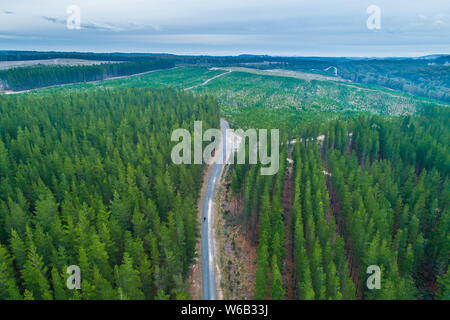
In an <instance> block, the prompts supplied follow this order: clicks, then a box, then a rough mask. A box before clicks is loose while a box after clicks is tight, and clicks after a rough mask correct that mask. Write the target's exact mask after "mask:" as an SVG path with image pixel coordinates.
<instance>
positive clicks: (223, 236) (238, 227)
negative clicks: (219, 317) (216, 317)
mask: <svg viewBox="0 0 450 320" xmlns="http://www.w3.org/2000/svg"><path fill="white" fill-rule="evenodd" d="M226 176H227V175H226V174H224V175H223V177H226ZM228 183H229V181H227V180H222V181H221V184H220V187H219V192H218V199H217V203H219V204H220V205H219V210H218V214H217V216H216V232H215V234H216V248H217V252H216V261H217V263H218V265H219V268H220V274H221V279H220V282H219V285H218V288H219V287H220V288H221V289H222V296H223V298H224V299H232V300H236V299H239V300H250V299H253V292H254V284H255V275H256V247H254V246H252V245H251V237H250V235H249V234H248V233H245V232H243V230H244V229H243V226H242V224H241V223H240V222H239V221H240V219H239V215H240V212H241V208H242V201H241V199H239V197H233V196H232V195H231V191H227V185H228Z"/></svg>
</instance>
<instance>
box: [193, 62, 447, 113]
mask: <svg viewBox="0 0 450 320" xmlns="http://www.w3.org/2000/svg"><path fill="white" fill-rule="evenodd" d="M231 70H239V69H231ZM257 73H259V71H257ZM266 73H267V71H264V72H263V74H254V73H253V71H252V73H250V72H248V71H247V70H246V71H245V72H241V71H233V72H231V73H229V74H226V75H224V76H222V77H220V78H217V79H215V80H214V81H211V82H209V83H207V84H206V85H204V86H199V87H197V88H195V89H194V92H197V93H199V94H206V93H208V94H213V95H214V96H216V97H217V98H218V99H219V102H220V103H221V104H222V105H226V106H231V107H271V108H275V109H279V108H289V109H296V110H304V111H329V112H336V111H339V112H342V111H363V112H371V113H378V114H392V115H398V114H405V113H414V112H415V111H416V110H417V109H418V108H420V107H422V106H424V105H429V104H432V103H435V102H433V101H431V100H429V99H423V98H417V97H414V96H411V95H407V94H404V93H401V92H397V91H391V90H379V89H378V88H371V87H369V86H360V85H357V84H350V83H347V82H339V81H320V80H316V79H301V78H299V77H297V76H296V77H292V76H291V75H290V74H289V76H286V75H283V76H279V75H275V74H273V73H272V74H270V75H268V74H266ZM436 104H440V103H438V102H436Z"/></svg>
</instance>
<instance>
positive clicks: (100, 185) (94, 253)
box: [0, 88, 219, 300]
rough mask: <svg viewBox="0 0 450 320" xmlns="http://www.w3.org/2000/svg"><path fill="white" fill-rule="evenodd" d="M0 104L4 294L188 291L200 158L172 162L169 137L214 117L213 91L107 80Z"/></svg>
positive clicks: (0, 285)
mask: <svg viewBox="0 0 450 320" xmlns="http://www.w3.org/2000/svg"><path fill="white" fill-rule="evenodd" d="M0 113H1V114H2V117H1V118H0V166H1V168H2V169H0V180H1V181H2V192H1V193H0V230H1V233H0V234H1V237H0V241H1V242H0V298H1V299H20V298H22V297H23V298H24V299H37V300H38V299H39V300H41V299H156V298H159V299H162V298H178V299H182V298H183V299H184V298H187V294H186V286H185V282H186V277H187V274H188V271H189V268H190V266H191V264H192V263H193V261H194V258H195V244H196V241H197V238H198V224H197V208H196V206H195V203H196V202H197V199H198V196H199V190H200V184H201V181H202V166H200V165H189V166H188V165H179V166H177V165H174V164H173V163H172V162H171V160H170V151H171V146H172V145H173V143H172V142H171V141H170V137H171V132H172V130H173V129H175V128H179V127H184V128H186V129H191V130H192V127H193V124H194V120H202V121H203V122H204V127H205V128H208V127H213V126H214V127H217V126H218V121H219V109H218V106H217V104H216V103H215V102H214V101H213V100H212V99H210V98H200V97H194V96H192V95H191V94H188V93H181V92H176V91H173V90H149V89H146V88H141V89H116V90H111V89H108V90H105V89H103V90H95V91H89V92H83V93H74V94H70V95H64V94H62V93H56V94H53V95H47V96H46V97H45V99H42V98H41V97H40V96H38V95H22V96H2V97H0ZM5 168H7V169H6V170H5ZM186 183H190V185H188V186H187V185H186ZM69 265H78V266H79V267H80V268H81V280H82V290H81V291H76V290H75V291H70V290H68V289H66V284H65V282H66V276H67V275H66V274H65V271H66V268H67V266H69Z"/></svg>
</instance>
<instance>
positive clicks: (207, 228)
mask: <svg viewBox="0 0 450 320" xmlns="http://www.w3.org/2000/svg"><path fill="white" fill-rule="evenodd" d="M220 128H221V129H222V140H221V141H222V142H221V146H220V148H219V151H218V153H217V156H216V158H215V161H214V164H213V168H212V170H211V175H210V176H209V179H208V185H207V186H206V192H205V197H204V200H203V210H202V266H203V299H204V300H215V299H216V281H215V272H214V271H215V269H214V268H215V264H214V235H213V223H214V194H215V192H214V191H215V189H216V185H217V182H218V181H219V179H220V175H221V173H222V169H223V163H224V162H225V161H218V159H221V157H223V155H226V154H227V153H226V152H225V148H226V143H223V142H224V141H226V130H227V129H228V128H229V126H228V123H227V122H226V121H225V120H223V119H220Z"/></svg>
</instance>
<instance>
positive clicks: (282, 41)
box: [0, 0, 450, 56]
mask: <svg viewBox="0 0 450 320" xmlns="http://www.w3.org/2000/svg"><path fill="white" fill-rule="evenodd" d="M69 5H77V6H78V7H79V8H80V13H81V14H80V18H81V29H79V30H70V29H68V28H67V24H66V20H67V18H68V16H69V14H67V7H68V6H69ZM370 5H377V6H379V8H380V9H381V29H379V30H369V29H368V28H367V26H366V21H367V19H368V17H369V16H370V14H368V13H366V9H367V7H368V6H370ZM13 49H16V50H58V51H94V52H114V51H120V52H158V53H161V52H166V53H176V54H208V55H237V54H245V53H247V54H269V55H283V56H421V55H426V54H433V53H450V0H377V1H375V0H373V1H372V0H370V1H366V0H271V1H268V0H226V1H223V0H70V1H66V0H57V1H56V0H0V50H13Z"/></svg>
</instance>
